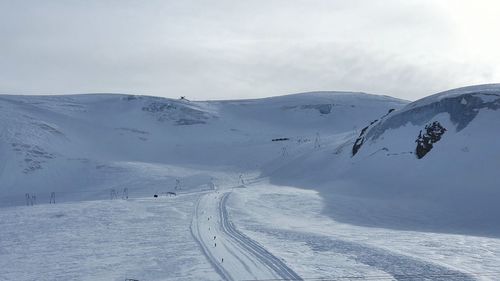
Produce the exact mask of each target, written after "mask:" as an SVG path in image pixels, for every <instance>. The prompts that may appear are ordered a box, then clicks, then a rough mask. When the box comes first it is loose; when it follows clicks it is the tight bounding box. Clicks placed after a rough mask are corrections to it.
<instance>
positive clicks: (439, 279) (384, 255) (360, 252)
mask: <svg viewBox="0 0 500 281" xmlns="http://www.w3.org/2000/svg"><path fill="white" fill-rule="evenodd" d="M266 232H267V233H269V234H271V235H273V236H274V237H279V238H282V239H287V240H294V241H300V242H305V243H306V244H307V245H309V246H310V247H311V248H312V249H314V251H317V252H329V251H330V252H334V253H337V254H342V255H345V256H349V257H351V258H353V259H354V260H355V261H357V262H359V263H362V264H365V265H368V266H370V267H374V268H376V269H379V270H381V271H383V272H386V273H387V274H389V275H390V276H392V277H393V278H394V279H395V280H401V281H418V280H435V281H449V280H462V281H468V280H470V281H472V280H476V278H474V277H473V276H471V275H469V274H466V273H463V272H460V271H457V270H454V269H451V268H447V267H444V266H441V265H438V264H435V263H432V262H427V261H424V260H420V259H416V258H413V257H410V256H406V255H401V254H397V253H393V252H391V251H387V250H384V249H378V248H375V247H371V246H369V245H363V244H360V243H356V242H351V241H346V240H341V239H335V238H332V237H327V236H321V235H314V234H310V233H301V232H294V231H283V230H279V231H276V230H268V231H266ZM350 277H351V278H353V279H362V280H387V277H384V276H361V275H359V276H357V275H356V276H354V275H353V276H350ZM334 279H335V278H334Z"/></svg>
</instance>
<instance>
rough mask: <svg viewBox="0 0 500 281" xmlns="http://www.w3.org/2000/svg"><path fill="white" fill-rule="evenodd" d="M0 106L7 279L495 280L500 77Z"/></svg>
mask: <svg viewBox="0 0 500 281" xmlns="http://www.w3.org/2000/svg"><path fill="white" fill-rule="evenodd" d="M0 109H1V110H0V158H1V159H2V161H1V162H0V237H1V239H0V280H2V281H3V280H15V281H19V280H21V281H22V280H124V279H126V278H131V279H136V280H141V281H143V280H257V279H258V280H262V279H264V280H269V279H271V280H276V279H278V280H297V279H299V280H301V279H302V280H308V279H311V278H312V279H314V278H316V279H322V278H323V279H325V278H326V279H335V278H337V279H338V278H341V279H349V278H351V279H361V280H363V279H364V280H373V279H377V280H497V279H498V276H500V273H499V272H497V271H498V270H497V267H498V264H500V239H499V237H500V224H498V217H499V216H500V208H499V207H498V206H499V205H498V204H497V202H498V199H499V198H500V190H499V189H498V183H499V181H498V179H497V177H496V176H495V175H496V173H497V172H498V167H499V166H500V162H499V161H498V159H500V158H499V157H500V154H499V151H500V147H499V142H498V141H497V140H498V137H500V136H499V131H498V130H497V129H496V128H498V127H499V126H500V123H499V122H500V116H499V112H500V110H498V109H500V86H499V85H496V84H493V85H481V86H473V87H467V88H462V89H455V90H451V91H447V92H444V93H440V94H437V95H434V96H430V97H428V98H424V99H422V100H419V101H415V102H411V103H410V102H408V101H403V100H399V99H395V98H391V97H388V96H377V95H369V94H364V93H351V92H311V93H301V94H293V95H288V96H282V97H272V98H266V99H255V100H232V101H188V100H185V99H182V100H177V99H166V98H157V97H148V96H135V95H115V94H94V95H69V96H10V95H1V96H0ZM424 150H425V154H423V157H420V156H422V155H421V154H418V155H417V153H420V152H422V151H424ZM417 156H418V157H417ZM243 186H244V187H243ZM51 194H55V199H56V204H48V203H49V201H50V196H51ZM153 195H157V197H153ZM35 198H36V200H35Z"/></svg>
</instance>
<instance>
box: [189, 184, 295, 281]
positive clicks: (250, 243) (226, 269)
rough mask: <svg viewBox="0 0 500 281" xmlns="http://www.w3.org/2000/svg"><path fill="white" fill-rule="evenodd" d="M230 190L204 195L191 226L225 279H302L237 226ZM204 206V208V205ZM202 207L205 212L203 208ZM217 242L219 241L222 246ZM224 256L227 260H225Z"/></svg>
mask: <svg viewBox="0 0 500 281" xmlns="http://www.w3.org/2000/svg"><path fill="white" fill-rule="evenodd" d="M230 193H231V192H225V193H222V194H219V193H213V194H206V195H203V196H202V197H201V198H200V199H199V200H198V203H197V204H196V208H195V215H194V216H193V223H192V226H191V231H192V234H193V237H194V238H195V239H196V240H197V242H198V243H199V244H200V246H201V248H202V250H203V252H204V254H205V255H206V256H207V258H208V259H209V260H210V262H211V264H212V265H213V266H214V268H215V269H216V271H217V272H218V273H219V275H220V276H221V278H223V279H224V280H257V279H259V280H261V279H279V280H302V278H301V277H300V276H299V275H298V274H297V273H295V272H294V271H293V270H292V269H290V268H289V267H288V266H287V265H286V264H285V263H284V262H283V261H282V260H281V259H279V258H277V257H276V256H274V255H273V254H271V253H270V252H269V251H267V250H266V249H265V248H264V247H263V246H261V245H260V244H259V243H257V242H256V241H254V240H252V239H251V238H249V237H248V236H246V235H245V234H243V233H241V232H240V231H238V230H237V229H236V227H235V226H234V224H233V223H232V222H231V220H230V218H229V214H228V211H227V209H226V202H227V199H228V198H229V195H230ZM205 204H209V206H207V205H205ZM200 205H203V206H204V208H200ZM202 209H203V210H204V211H200V210H202ZM205 217H206V218H207V220H205ZM210 218H211V219H212V222H210ZM214 234H215V235H214ZM212 237H218V238H214V239H212ZM215 243H219V244H218V245H219V247H218V248H217V247H216V246H215ZM224 257H225V260H224V261H225V262H222V260H221V259H222V258H224Z"/></svg>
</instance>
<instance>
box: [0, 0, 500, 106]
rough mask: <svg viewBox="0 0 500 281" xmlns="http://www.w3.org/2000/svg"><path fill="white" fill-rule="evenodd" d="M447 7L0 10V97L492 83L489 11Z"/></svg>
mask: <svg viewBox="0 0 500 281" xmlns="http://www.w3.org/2000/svg"><path fill="white" fill-rule="evenodd" d="M450 1H451V0H450ZM484 1H486V0H484ZM453 3H454V5H448V4H449V1H445V0H440V1H430V0H428V1H425V0H424V1H416V0H408V1H396V0H386V1H368V0H364V1H363V0H354V1H329V0H324V1H320V0H308V1H293V2H290V1H284V0H276V1H273V0H271V1H261V0H256V1H229V0H219V1H204V0H201V1H191V0H186V1H154V0H151V1H147V2H142V1H92V0H89V1H62V0H61V1H48V2H41V1H22V0H20V1H3V2H0V36H1V38H2V39H3V40H2V44H0V92H2V93H26V94H38V93H49V94H52V93H53V94H65V93H82V92H123V93H137V94H150V95H160V96H169V97H177V96H179V95H186V96H189V97H191V98H194V99H213V98H217V99H229V98H248V97H263V96H270V95H280V94H287V93H294V92H301V91H312V90H351V91H364V92H373V93H380V94H388V95H393V96H398V97H401V98H406V99H416V98H418V97H422V96H425V95H429V94H432V93H434V92H436V91H440V90H446V89H448V88H452V87H458V86H463V85H467V84H474V83H488V82H495V79H500V76H499V68H498V67H497V65H500V55H498V54H497V52H496V50H497V49H498V48H497V47H500V43H499V39H496V36H493V34H491V31H492V30H494V28H493V27H492V26H498V24H500V20H499V19H497V18H498V17H495V16H492V15H496V14H497V13H496V12H495V11H496V9H498V6H499V5H498V4H495V3H489V4H490V6H487V7H482V6H481V4H478V5H471V4H470V2H467V1H463V2H461V1H458V2H453ZM455 3H456V4H455ZM449 7H453V10H452V9H451V8H449ZM457 7H458V8H457ZM485 9H487V10H488V11H489V12H488V13H486V16H484V17H482V15H483V14H484V12H485ZM488 15H490V16H488ZM480 18H481V19H480ZM476 19H477V20H476ZM495 24H496V25H495ZM471 32H475V33H474V34H475V35H473V36H470V35H468V34H470V33H471ZM468 38H473V39H474V41H473V42H470V40H468ZM497 82H498V81H497Z"/></svg>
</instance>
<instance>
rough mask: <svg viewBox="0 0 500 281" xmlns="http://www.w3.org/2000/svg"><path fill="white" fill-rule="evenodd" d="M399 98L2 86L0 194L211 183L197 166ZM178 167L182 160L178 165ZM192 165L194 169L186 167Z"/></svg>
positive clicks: (347, 126) (340, 126)
mask: <svg viewBox="0 0 500 281" xmlns="http://www.w3.org/2000/svg"><path fill="white" fill-rule="evenodd" d="M404 104H405V102H404V101H401V100H397V99H394V98H390V97H383V96H375V95H367V94H362V93H340V92H315V93H304V94H296V95H289V96H282V97H274V98H268V99H259V100H239V101H212V102H210V101H207V102H191V101H187V100H174V99H165V98H156V97H147V96H131V95H112V94H94V95H70V96H6V95H4V96H0V107H1V112H0V158H2V159H3V161H2V164H0V165H1V166H0V194H1V195H2V198H1V200H0V201H1V202H0V203H1V204H4V205H5V204H7V205H12V204H23V203H24V194H25V193H30V194H36V195H37V197H38V199H39V200H42V201H48V196H49V194H50V192H52V191H54V192H57V194H58V197H59V198H60V199H64V200H66V199H68V200H81V199H92V198H94V199H96V198H101V199H105V198H108V197H109V196H110V189H115V190H116V191H122V190H123V189H124V188H129V190H130V192H136V193H137V194H136V195H139V194H143V195H144V194H147V195H148V196H149V195H150V194H151V193H153V192H166V191H173V189H175V186H176V180H177V179H178V180H180V182H181V185H184V187H185V189H186V188H196V189H204V188H207V187H210V185H211V178H212V177H213V175H212V174H210V173H208V172H202V171H203V170H204V169H205V170H206V169H209V170H211V171H215V170H224V171H226V170H232V171H235V172H241V171H251V170H258V168H259V166H260V165H261V164H262V163H266V162H267V161H269V160H271V159H274V158H276V157H278V156H279V155H280V153H281V149H282V146H283V142H272V141H271V140H272V139H274V138H289V139H290V141H288V142H285V143H287V144H288V143H298V142H300V143H301V144H303V143H306V142H308V143H309V144H310V145H311V146H312V139H313V138H314V137H315V135H316V133H320V134H321V135H322V137H324V138H325V140H327V139H328V138H329V137H333V136H335V135H336V134H341V133H345V132H349V133H350V132H352V130H354V129H356V128H358V127H359V126H361V125H363V124H364V123H366V122H367V121H368V120H370V119H372V118H373V116H377V115H379V114H381V113H382V112H386V111H387V110H388V109H389V108H399V107H402V106H403V105H404ZM182 167H185V168H186V169H187V170H186V169H185V170H182ZM194 167H196V169H192V168H194Z"/></svg>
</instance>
